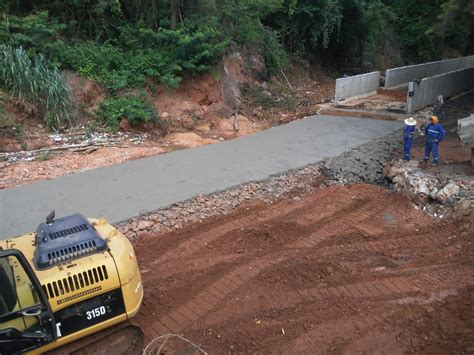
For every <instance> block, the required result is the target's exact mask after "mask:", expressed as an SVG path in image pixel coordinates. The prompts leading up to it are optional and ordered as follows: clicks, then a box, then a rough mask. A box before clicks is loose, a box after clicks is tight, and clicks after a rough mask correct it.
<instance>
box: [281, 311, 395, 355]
mask: <svg viewBox="0 0 474 355" xmlns="http://www.w3.org/2000/svg"><path fill="white" fill-rule="evenodd" d="M389 316H390V312H383V311H382V310H381V312H380V314H378V315H370V316H366V317H361V316H352V317H342V318H339V319H336V320H333V321H329V322H325V323H323V324H319V326H316V327H315V329H313V330H311V331H309V332H306V333H303V334H302V335H301V336H299V337H297V338H296V339H293V340H292V341H291V342H290V343H288V345H287V346H284V347H283V348H282V353H283V354H285V353H287V354H324V353H327V352H328V351H329V350H330V348H331V346H332V345H333V342H334V341H336V340H337V341H338V342H341V341H349V340H351V339H353V338H354V336H359V335H358V333H363V332H367V331H368V330H370V329H371V328H373V327H374V326H376V325H377V324H380V323H382V322H383V321H384V320H385V319H386V318H388V317H389Z"/></svg>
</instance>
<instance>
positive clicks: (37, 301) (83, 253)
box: [0, 212, 143, 355]
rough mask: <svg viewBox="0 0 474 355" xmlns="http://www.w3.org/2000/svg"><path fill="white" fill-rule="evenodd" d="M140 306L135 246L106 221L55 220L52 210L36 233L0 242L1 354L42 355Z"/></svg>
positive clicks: (97, 330)
mask: <svg viewBox="0 0 474 355" xmlns="http://www.w3.org/2000/svg"><path fill="white" fill-rule="evenodd" d="M142 300H143V286H142V282H141V277H140V271H139V269H138V264H137V259H136V256H135V253H134V251H133V248H132V245H131V244H130V242H129V241H128V239H127V238H126V237H125V236H124V235H122V234H121V233H120V232H119V231H118V230H117V229H116V228H114V227H113V226H112V225H111V224H109V223H108V222H107V221H106V220H105V219H93V218H89V219H86V218H84V217H83V216H82V215H79V214H75V215H72V216H67V217H63V218H59V219H56V220H55V219H54V212H53V213H51V214H50V215H49V216H48V217H47V218H46V222H45V223H41V224H40V225H39V226H38V228H37V230H36V232H35V233H29V234H25V235H22V236H18V237H14V238H11V239H7V240H0V355H5V354H17V353H25V352H26V353H31V354H42V353H44V352H47V351H50V350H52V349H55V348H58V347H61V346H63V345H64V344H67V343H71V342H75V341H76V340H79V339H86V338H87V337H88V336H89V337H90V336H91V334H98V333H99V334H100V332H101V331H103V330H104V329H110V327H112V328H113V327H117V325H118V324H119V323H122V322H124V321H127V320H128V319H129V318H131V317H133V316H134V315H135V314H136V313H137V312H138V310H139V309H140V306H141V303H142ZM71 345H72V344H71ZM84 350H85V352H86V353H87V347H86V348H84Z"/></svg>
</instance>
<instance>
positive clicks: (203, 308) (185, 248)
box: [133, 185, 474, 354]
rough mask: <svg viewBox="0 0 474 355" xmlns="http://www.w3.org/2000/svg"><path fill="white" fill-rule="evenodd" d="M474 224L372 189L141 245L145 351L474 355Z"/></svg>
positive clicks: (345, 190) (242, 212)
mask: <svg viewBox="0 0 474 355" xmlns="http://www.w3.org/2000/svg"><path fill="white" fill-rule="evenodd" d="M473 223H474V219H473V216H472V214H471V215H470V216H465V217H462V219H456V220H455V219H450V220H447V221H441V222H436V221H433V220H432V219H431V218H430V217H429V216H427V215H425V214H424V213H422V212H421V211H419V210H417V209H415V208H414V207H413V205H412V204H411V203H410V202H409V201H408V199H407V198H405V197H404V196H402V195H399V194H396V193H392V192H388V191H385V190H382V189H380V188H377V187H375V186H369V185H352V186H343V187H341V186H335V187H325V188H319V189H318V188H317V189H316V190H315V191H314V192H313V193H312V194H310V195H308V196H305V197H303V198H300V199H287V200H283V201H280V202H276V203H271V204H270V203H263V202H261V201H258V200H250V201H248V202H247V203H246V204H245V205H244V206H242V207H240V208H239V209H238V210H237V211H235V212H233V213H231V214H229V215H225V216H219V217H215V218H211V219H208V220H206V221H203V222H201V223H200V222H196V223H194V224H189V225H187V226H186V227H184V228H182V229H180V230H177V231H173V232H164V233H154V234H149V235H147V236H144V237H142V238H140V239H137V240H136V241H134V247H135V251H136V254H137V256H138V259H139V265H140V268H141V271H142V275H143V283H144V286H145V299H144V303H143V308H142V310H141V311H140V312H139V314H138V315H137V317H136V318H135V319H134V320H133V323H134V324H136V325H137V326H139V327H141V329H142V331H143V332H144V335H145V338H146V340H145V343H148V342H150V341H151V340H152V339H154V338H157V337H159V336H160V335H163V334H167V333H172V334H181V335H183V336H184V337H185V338H187V339H189V340H191V341H192V342H193V343H195V344H198V345H199V346H201V348H202V349H204V350H205V351H207V352H208V353H214V354H218V353H234V352H236V353H308V354H315V353H327V352H329V351H334V352H337V353H355V352H364V353H433V352H434V351H435V352H438V350H439V351H441V352H448V353H452V352H455V353H462V352H467V353H469V352H472V351H473V349H474V342H473V340H472V339H474V337H473V335H474V333H473V323H472V319H474V307H473V297H472V290H473V286H474V277H473V276H472V275H473V274H472V269H473V264H472V252H473V250H472V241H471V238H472V234H471V232H472V228H473Z"/></svg>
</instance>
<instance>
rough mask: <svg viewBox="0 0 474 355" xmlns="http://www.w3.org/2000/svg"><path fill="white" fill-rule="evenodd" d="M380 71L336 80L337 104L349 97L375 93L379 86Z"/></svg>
mask: <svg viewBox="0 0 474 355" xmlns="http://www.w3.org/2000/svg"><path fill="white" fill-rule="evenodd" d="M379 80H380V73H379V72H378V71H374V72H372V73H367V74H361V75H354V76H348V77H346V78H339V79H337V80H336V94H335V100H336V104H337V103H338V102H339V101H341V100H344V99H347V98H357V97H361V96H366V95H371V94H374V93H375V92H376V91H377V89H378V88H379Z"/></svg>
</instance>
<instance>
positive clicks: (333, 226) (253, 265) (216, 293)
mask: <svg viewBox="0 0 474 355" xmlns="http://www.w3.org/2000/svg"><path fill="white" fill-rule="evenodd" d="M383 204H384V200H383V199H374V200H371V201H369V202H368V203H367V204H364V205H363V206H359V208H357V209H356V210H353V211H352V212H351V213H349V215H350V219H349V218H347V219H346V220H345V221H343V222H342V223H341V222H339V221H338V219H337V218H329V217H328V218H326V219H327V220H331V222H329V223H327V224H321V225H320V226H319V227H318V228H317V230H316V231H315V232H313V233H311V234H310V235H309V236H308V237H305V238H303V239H301V240H298V241H296V242H293V243H290V244H289V245H288V246H287V248H286V249H287V251H286V252H285V251H282V252H278V253H270V255H267V256H265V257H264V258H262V259H259V260H257V261H253V262H250V263H247V264H243V265H240V266H238V267H237V268H236V269H234V270H233V271H231V272H230V273H229V274H227V275H226V276H224V277H222V278H220V279H219V280H217V281H215V282H214V283H212V284H211V285H210V286H208V287H207V288H205V289H204V290H203V291H201V292H199V293H198V294H197V295H196V296H195V297H193V298H192V299H191V300H190V301H188V302H187V303H185V304H183V305H181V306H179V307H178V308H177V309H175V310H174V311H172V312H170V313H168V314H167V315H165V316H163V317H161V318H160V319H159V320H158V321H156V322H155V323H153V324H152V325H151V326H149V327H148V330H151V331H146V332H145V335H146V336H147V337H148V338H150V339H152V338H153V337H156V336H158V335H159V334H163V332H166V331H168V332H169V331H171V332H179V331H181V330H183V329H184V328H185V327H186V325H188V324H190V323H194V322H195V321H197V320H198V319H200V318H201V317H202V316H204V315H205V314H206V313H208V312H209V311H210V310H212V309H214V308H215V307H216V306H217V305H218V303H220V302H221V301H223V300H225V299H226V298H227V297H228V296H229V295H230V294H231V293H232V292H235V291H236V290H238V289H239V288H240V287H242V286H243V285H244V284H245V283H247V282H248V281H250V279H252V278H254V277H256V276H257V275H258V274H260V273H261V272H262V271H264V270H266V269H268V268H270V267H272V266H274V265H276V264H278V263H280V262H282V261H284V260H286V259H288V258H293V257H297V254H298V253H299V252H298V249H302V248H312V247H314V246H316V245H317V244H319V243H320V242H321V241H323V240H325V239H327V238H329V237H331V236H333V235H335V234H337V233H341V232H342V231H344V230H345V229H347V228H348V227H350V226H348V224H347V221H351V223H357V222H359V221H362V220H365V219H367V218H370V217H371V216H372V214H373V213H376V212H378V211H379V210H380V208H381V207H383ZM362 208H364V210H363V211H361V209H362ZM351 209H352V208H351ZM339 213H341V210H339ZM342 213H344V214H346V215H347V212H346V211H342ZM300 217H301V216H300ZM334 220H335V221H334ZM259 223H261V222H259ZM288 249H289V250H288ZM292 249H293V250H292Z"/></svg>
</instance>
